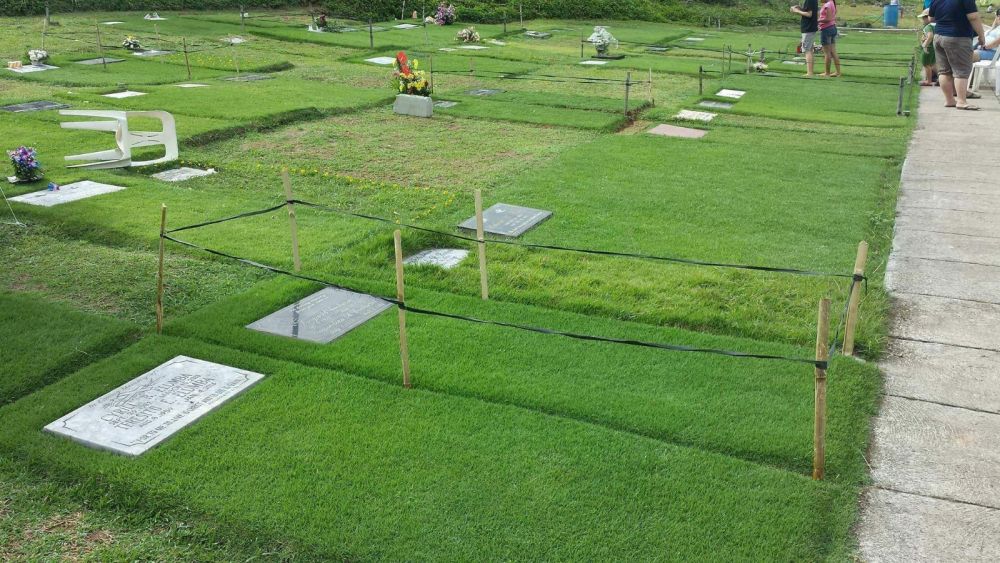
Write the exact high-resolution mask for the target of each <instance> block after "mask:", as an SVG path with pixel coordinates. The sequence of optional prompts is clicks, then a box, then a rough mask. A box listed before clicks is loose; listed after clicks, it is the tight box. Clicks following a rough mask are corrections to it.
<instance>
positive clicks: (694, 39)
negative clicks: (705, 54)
mask: <svg viewBox="0 0 1000 563" xmlns="http://www.w3.org/2000/svg"><path fill="white" fill-rule="evenodd" d="M704 40H705V38H704V37H685V38H684V39H683V41H704Z"/></svg>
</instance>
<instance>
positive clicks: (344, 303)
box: [247, 287, 391, 344]
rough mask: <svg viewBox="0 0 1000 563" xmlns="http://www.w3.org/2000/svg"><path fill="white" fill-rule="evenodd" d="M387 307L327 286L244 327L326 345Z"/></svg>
mask: <svg viewBox="0 0 1000 563" xmlns="http://www.w3.org/2000/svg"><path fill="white" fill-rule="evenodd" d="M390 306H391V305H390V304H389V303H387V302H385V301H384V300H382V299H378V298H376V297H372V296H369V295H364V294H360V293H353V292H350V291H344V290H342V289H336V288H332V287H327V288H324V289H322V290H320V291H318V292H317V293H314V294H312V295H310V296H309V297H306V298H305V299H301V300H299V301H296V302H295V303H292V304H291V305H289V306H287V307H285V308H283V309H281V310H280V311H275V312H274V313H271V314H270V315H268V316H266V317H264V318H263V319H260V320H258V321H256V322H253V323H251V324H249V325H247V328H249V329H250V330H256V331H259V332H267V333H270V334H276V335H278V336H287V337H289V338H295V339H299V340H308V341H310V342H316V343H319V344H328V343H330V342H333V341H334V340H336V339H338V338H340V337H341V336H343V335H345V334H347V333H348V332H350V331H351V330H354V329H355V328H357V327H359V326H361V325H362V324H364V323H366V322H367V321H369V320H371V319H373V318H375V317H376V316H378V314H379V313H381V312H382V311H385V310H386V309H388V308H389V307H390Z"/></svg>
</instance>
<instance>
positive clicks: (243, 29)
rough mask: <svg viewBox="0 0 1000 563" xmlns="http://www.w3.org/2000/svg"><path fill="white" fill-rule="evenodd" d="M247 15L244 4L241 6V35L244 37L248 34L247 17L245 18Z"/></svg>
mask: <svg viewBox="0 0 1000 563" xmlns="http://www.w3.org/2000/svg"><path fill="white" fill-rule="evenodd" d="M245 13H246V10H245V9H244V8H243V4H240V33H241V34H243V35H246V33H247V25H246V16H244V14H245Z"/></svg>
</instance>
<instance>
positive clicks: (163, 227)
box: [156, 203, 167, 334]
mask: <svg viewBox="0 0 1000 563" xmlns="http://www.w3.org/2000/svg"><path fill="white" fill-rule="evenodd" d="M161 205H162V207H160V265H159V268H158V271H157V276H156V334H163V245H164V243H165V242H166V239H164V238H163V237H165V236H166V234H167V204H165V203H163V204H161Z"/></svg>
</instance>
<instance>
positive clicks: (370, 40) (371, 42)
mask: <svg viewBox="0 0 1000 563" xmlns="http://www.w3.org/2000/svg"><path fill="white" fill-rule="evenodd" d="M368 47H370V48H372V49H374V48H375V30H374V29H373V28H372V19H371V18H368Z"/></svg>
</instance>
